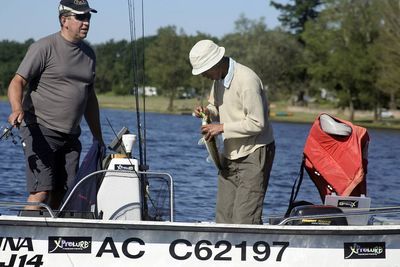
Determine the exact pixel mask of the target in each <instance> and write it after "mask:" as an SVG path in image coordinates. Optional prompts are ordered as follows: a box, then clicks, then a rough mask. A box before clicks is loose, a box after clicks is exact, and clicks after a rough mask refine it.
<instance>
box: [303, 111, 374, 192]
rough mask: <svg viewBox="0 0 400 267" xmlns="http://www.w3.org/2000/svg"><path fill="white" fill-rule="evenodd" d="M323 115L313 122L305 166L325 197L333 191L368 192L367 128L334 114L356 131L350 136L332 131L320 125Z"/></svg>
mask: <svg viewBox="0 0 400 267" xmlns="http://www.w3.org/2000/svg"><path fill="white" fill-rule="evenodd" d="M321 115H322V114H320V115H319V116H318V118H317V119H316V120H315V122H314V123H313V125H312V127H311V129H310V133H309V136H308V138H307V140H306V144H305V147H304V160H305V169H306V171H307V173H308V174H309V176H310V178H311V180H313V182H314V183H315V185H316V186H317V188H318V191H319V193H320V196H321V199H322V200H324V199H325V195H327V194H331V193H332V192H335V193H336V194H337V195H340V196H360V195H361V194H365V195H366V191H367V185H366V174H367V164H368V160H367V150H368V143H369V135H368V132H367V130H366V129H365V128H363V127H360V126H356V125H353V124H352V123H351V122H348V121H345V120H342V119H339V118H335V117H332V116H331V117H332V118H334V119H335V120H336V121H338V122H341V123H344V124H346V125H348V126H350V127H351V129H352V133H351V134H350V135H349V136H339V135H330V134H327V133H325V132H324V131H323V130H322V129H321V127H320V116H321Z"/></svg>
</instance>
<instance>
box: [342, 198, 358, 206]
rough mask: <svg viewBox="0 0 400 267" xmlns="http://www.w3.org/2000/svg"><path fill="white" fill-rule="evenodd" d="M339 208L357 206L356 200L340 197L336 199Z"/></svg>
mask: <svg viewBox="0 0 400 267" xmlns="http://www.w3.org/2000/svg"><path fill="white" fill-rule="evenodd" d="M338 207H339V208H358V200H348V199H340V200H339V201H338Z"/></svg>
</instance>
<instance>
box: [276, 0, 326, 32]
mask: <svg viewBox="0 0 400 267" xmlns="http://www.w3.org/2000/svg"><path fill="white" fill-rule="evenodd" d="M291 2H294V3H293V4H281V3H279V2H276V1H270V4H271V6H273V7H275V8H276V9H278V10H280V11H281V12H282V13H281V14H280V15H279V17H278V20H279V21H280V22H281V23H282V26H283V27H284V28H285V29H288V30H289V31H291V32H293V33H295V34H296V35H299V34H301V33H302V32H303V31H304V25H305V24H306V22H308V21H310V20H315V19H316V18H317V17H318V14H319V10H318V9H319V7H320V5H321V0H291Z"/></svg>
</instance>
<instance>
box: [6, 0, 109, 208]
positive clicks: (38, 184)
mask: <svg viewBox="0 0 400 267" xmlns="http://www.w3.org/2000/svg"><path fill="white" fill-rule="evenodd" d="M91 12H94V13H97V11H96V10H94V9H92V8H90V7H89V4H88V3H87V1H85V0H83V1H73V0H61V1H60V5H59V22H60V25H61V31H59V32H57V33H54V34H51V35H49V36H47V37H44V38H42V39H40V40H38V41H37V42H35V43H33V44H32V45H31V46H30V47H29V49H28V52H27V53H26V55H25V57H24V59H23V60H22V62H21V64H20V66H19V68H18V70H17V72H16V74H15V76H14V78H13V79H12V81H11V82H10V85H9V87H8V97H9V101H10V104H11V110H12V113H11V114H10V116H9V118H8V120H9V122H10V123H11V124H12V125H14V126H19V128H20V135H21V137H22V145H23V149H24V155H25V158H26V174H27V190H28V192H29V197H28V202H42V203H46V204H49V205H50V207H52V208H54V209H56V208H58V207H59V205H60V203H61V200H62V198H63V197H64V194H65V191H66V190H67V188H68V186H70V185H71V182H72V180H73V178H74V177H75V174H76V171H77V169H78V165H79V156H80V152H81V143H80V141H79V139H78V137H79V135H80V132H81V129H80V123H81V120H82V117H83V116H84V117H85V119H86V121H87V123H88V125H89V128H90V130H91V132H92V134H93V136H94V138H95V139H97V140H98V141H99V142H100V143H101V144H103V138H102V134H101V127H100V119H99V106H98V102H97V97H96V95H95V92H94V78H95V73H96V56H95V53H94V51H93V50H92V48H91V47H90V46H89V45H88V44H86V43H85V42H83V39H85V38H86V36H87V33H88V31H89V25H90V17H91ZM25 87H27V90H26V93H25V95H24V96H23V91H24V88H25ZM30 208H32V209H37V208H38V207H34V206H31V207H30Z"/></svg>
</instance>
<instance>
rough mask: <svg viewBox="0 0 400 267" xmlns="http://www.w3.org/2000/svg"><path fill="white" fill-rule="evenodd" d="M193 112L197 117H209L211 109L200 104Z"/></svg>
mask: <svg viewBox="0 0 400 267" xmlns="http://www.w3.org/2000/svg"><path fill="white" fill-rule="evenodd" d="M193 114H194V116H196V117H197V118H204V117H208V116H209V115H210V111H209V110H208V109H207V108H205V107H202V106H198V107H196V108H195V109H194V112H193Z"/></svg>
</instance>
